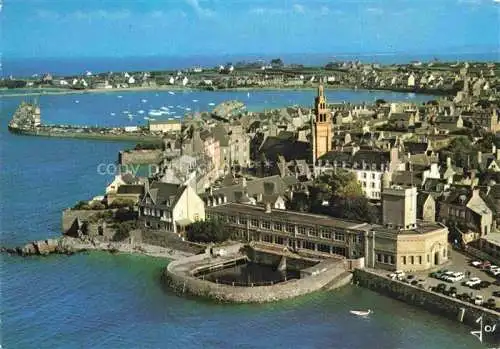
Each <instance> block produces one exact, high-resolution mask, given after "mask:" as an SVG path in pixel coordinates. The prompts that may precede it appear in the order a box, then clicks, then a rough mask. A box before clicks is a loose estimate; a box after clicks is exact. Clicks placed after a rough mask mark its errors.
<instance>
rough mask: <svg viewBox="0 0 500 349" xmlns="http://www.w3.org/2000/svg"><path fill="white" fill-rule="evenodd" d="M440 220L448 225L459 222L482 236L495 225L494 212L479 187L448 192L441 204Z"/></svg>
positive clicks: (466, 228) (465, 228) (461, 225)
mask: <svg viewBox="0 0 500 349" xmlns="http://www.w3.org/2000/svg"><path fill="white" fill-rule="evenodd" d="M439 220H440V221H442V222H443V223H445V224H447V225H450V224H454V223H457V224H458V226H459V227H461V228H462V229H463V230H472V231H473V232H474V233H476V234H477V236H478V237H481V236H484V235H487V234H488V233H489V232H490V231H491V229H492V227H493V212H492V210H491V209H490V208H489V207H488V205H487V204H486V202H485V201H484V199H483V198H482V197H481V195H480V191H479V189H477V188H475V189H470V187H463V188H457V189H455V190H453V191H452V192H450V193H447V195H446V196H445V198H444V199H443V201H442V202H441V204H440V208H439ZM463 232H464V233H466V231H463Z"/></svg>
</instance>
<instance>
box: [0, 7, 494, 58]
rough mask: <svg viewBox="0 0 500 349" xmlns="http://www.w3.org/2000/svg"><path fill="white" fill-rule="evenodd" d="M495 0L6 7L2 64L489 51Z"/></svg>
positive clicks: (492, 32)
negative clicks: (90, 59)
mask: <svg viewBox="0 0 500 349" xmlns="http://www.w3.org/2000/svg"><path fill="white" fill-rule="evenodd" d="M499 11H500V0H413V1H406V0H338V1H337V0H330V1H327V0H297V1H292V0H288V1H278V0H254V1H250V0H234V1H231V0H225V1H223V0H163V1H156V0H114V1H110V0H80V1H76V0H6V1H5V2H4V4H3V7H2V11H1V14H0V15H1V17H2V18H1V21H2V28H1V31H2V33H1V34H2V45H1V47H2V52H3V53H2V54H3V56H4V57H6V58H7V57H8V58H14V57H128V56H136V57H137V56H146V55H161V56H179V55H181V56H188V55H222V54H229V55H244V54H290V53H329V54H341V53H356V54H374V53H394V52H397V53H410V54H415V53H417V54H418V53H427V54H434V53H442V52H443V51H446V52H450V53H455V52H458V51H460V52H485V51H492V50H495V49H498V47H499V46H500V45H499V36H500V30H499V22H500V17H499Z"/></svg>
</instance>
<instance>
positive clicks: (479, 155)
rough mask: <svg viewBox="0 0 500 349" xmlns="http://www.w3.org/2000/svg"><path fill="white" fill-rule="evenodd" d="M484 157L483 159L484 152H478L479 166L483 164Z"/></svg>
mask: <svg viewBox="0 0 500 349" xmlns="http://www.w3.org/2000/svg"><path fill="white" fill-rule="evenodd" d="M482 157H483V153H482V152H480V151H478V152H477V163H478V164H480V163H481V162H483V159H482Z"/></svg>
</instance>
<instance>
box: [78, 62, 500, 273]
mask: <svg viewBox="0 0 500 349" xmlns="http://www.w3.org/2000/svg"><path fill="white" fill-rule="evenodd" d="M460 77H461V82H462V88H461V90H460V91H458V92H457V93H456V95H455V96H452V97H448V98H441V99H439V100H432V101H429V102H427V103H424V104H422V105H416V104H413V103H387V102H386V101H383V100H378V101H377V102H376V103H375V104H373V105H367V104H361V105H352V104H346V103H341V104H331V103H328V101H326V98H325V95H324V87H323V85H319V87H318V92H317V97H316V99H315V101H314V106H313V108H305V107H289V108H283V109H277V110H270V111H267V112H262V113H255V112H247V111H244V110H241V109H237V110H231V111H230V112H227V113H221V114H219V115H215V114H208V113H206V114H204V115H197V116H191V117H187V118H186V119H184V120H183V121H182V125H181V124H180V123H181V122H180V121H179V127H176V128H175V129H174V128H172V125H171V123H165V125H162V124H161V123H159V124H156V125H155V126H154V127H155V130H156V131H159V132H162V133H163V142H162V145H161V146H151V147H148V146H145V147H138V148H136V149H135V150H127V151H123V152H121V154H120V161H121V164H122V165H123V168H124V169H125V171H124V173H121V174H119V175H117V176H116V178H115V179H114V180H113V182H112V183H111V184H110V185H109V186H108V187H107V188H106V190H105V195H104V196H102V197H97V198H95V199H94V200H93V201H91V202H90V203H88V205H87V207H92V205H93V204H95V205H96V207H106V206H108V207H109V206H113V203H117V202H128V203H129V204H130V206H133V207H134V212H135V214H137V222H138V223H137V227H139V228H141V229H146V230H151V231H155V232H156V233H157V234H160V235H161V234H163V233H164V232H165V233H166V232H169V233H172V234H175V235H177V236H179V237H181V238H184V237H185V232H186V228H187V227H189V226H190V225H191V224H193V223H195V222H197V221H203V220H205V219H209V218H211V217H214V216H216V217H218V218H221V221H222V222H224V227H225V229H228V230H230V231H231V232H232V234H231V238H233V239H243V240H248V239H254V238H258V239H260V240H263V241H267V242H269V243H274V244H281V245H283V244H290V246H291V244H292V242H290V241H291V240H289V239H286V238H285V239H283V236H284V237H286V236H290V234H291V235H293V236H294V237H297V236H298V235H303V234H305V236H306V237H309V240H308V239H307V238H306V239H305V240H303V241H302V240H301V239H298V238H296V239H294V241H295V242H294V243H293V244H297V243H298V248H304V249H308V248H309V249H312V250H315V251H318V250H321V251H324V252H326V253H333V254H340V255H343V256H344V257H347V258H349V257H353V256H365V258H366V259H367V261H366V263H367V264H371V265H372V266H373V267H376V268H383V269H387V270H396V269H397V270H407V271H416V270H427V269H431V267H433V266H436V265H438V266H439V265H441V264H442V263H443V261H444V260H446V259H447V256H448V252H446V249H447V247H446V246H447V243H448V242H450V243H451V244H452V246H454V247H456V248H459V249H462V250H465V251H468V253H475V254H476V255H478V256H483V255H484V256H487V257H485V258H488V259H490V260H494V259H496V260H498V258H499V257H500V256H499V251H500V249H499V244H500V239H499V237H500V234H499V232H498V222H499V220H500V215H499V212H500V140H499V138H498V137H496V135H495V134H496V133H498V132H499V131H500V120H499V115H498V105H497V99H496V98H497V95H489V94H483V92H484V91H487V89H484V88H482V89H481V92H480V93H479V94H478V93H476V92H475V91H476V89H475V87H474V86H475V85H476V84H477V82H476V83H473V81H474V79H471V78H470V76H469V74H468V72H467V69H466V68H463V69H462V70H461V75H460ZM150 127H151V125H150ZM133 163H142V164H151V163H153V164H154V165H155V166H154V169H155V171H154V173H150V174H149V175H147V176H146V177H138V176H135V174H134V173H131V171H130V170H129V171H127V169H130V167H129V166H130V165H131V164H133ZM332 178H334V180H335V181H340V182H342V181H344V183H345V186H347V187H349V186H351V187H352V188H351V189H352V190H351V191H349V190H348V189H347V192H346V190H344V192H340V191H341V190H340V189H342V188H339V187H338V185H337V187H336V185H335V183H333V184H332V182H331V181H332ZM329 181H330V182H329ZM345 186H344V189H345ZM357 186H359V188H360V191H359V193H358V191H357ZM358 194H360V195H358ZM346 205H351V206H346ZM413 205H414V206H413ZM401 209H403V213H401V214H399V213H398V212H399V211H401ZM405 210H408V211H407V212H406V211H405ZM233 211H234V212H235V214H234V215H231V214H230V213H231V212H233ZM266 212H273V213H271V215H269V217H271V218H272V217H274V215H276V217H279V222H280V223H276V224H275V225H276V227H274V228H271V226H270V225H271V223H270V222H261V223H262V224H261V223H255V224H258V226H259V227H260V226H261V225H266V226H267V225H269V227H267V228H262V229H264V230H269V231H270V232H272V231H273V230H277V231H279V232H278V233H276V234H277V235H276V234H274V233H272V234H271V233H270V234H269V235H265V234H260V233H259V234H257V235H258V237H257V235H256V236H253V235H252V234H250V233H249V231H250V230H251V227H252V224H253V223H251V222H250V220H248V222H247V219H246V218H243V216H242V214H243V213H248V217H250V216H252V215H254V214H255V215H256V217H265V213H266ZM236 213H239V214H240V216H239V217H240V218H238V214H236ZM318 214H319V215H321V217H327V216H330V217H331V218H329V219H328V220H325V222H326V225H327V226H330V227H331V228H334V230H335V229H336V224H337V223H335V222H337V220H338V222H339V223H338V224H339V227H342V228H341V230H342V234H344V233H346V232H348V231H350V228H349V227H348V226H352V227H355V228H353V232H356V234H355V237H354V240H353V241H358V240H359V241H358V242H359V244H360V245H359V246H356V245H352V244H351V240H350V239H346V238H345V236H344V235H342V236H340V235H338V236H337V237H334V235H335V234H337V233H335V234H333V235H332V234H331V233H330V232H329V230H328V229H327V230H328V232H326V230H325V232H323V230H324V229H323V227H322V226H317V225H319V224H320V220H319V218H318V217H319V216H317V215H318ZM263 215H264V216H263ZM391 215H393V216H391ZM226 216H227V217H226ZM238 219H239V220H238ZM322 219H326V218H322ZM307 220H310V221H311V224H312V226H313V228H311V227H302V226H301V225H299V228H298V229H299V230H298V231H297V227H296V226H294V225H295V224H299V223H300V224H305V222H306V221H307ZM344 221H345V222H350V223H349V224H347V223H342V222H344ZM352 222H358V223H352ZM80 223H81V222H80ZM278 226H279V227H278ZM314 227H316V228H317V229H316V228H314ZM262 229H261V230H259V231H260V232H262ZM307 230H310V231H309V233H307V232H304V231H307ZM313 230H315V231H313ZM377 230H380V236H384V238H383V239H382V238H380V240H378V239H377V237H375V240H374V241H375V242H374V244H375V245H374V246H371V248H368V246H367V245H368V240H367V239H368V238H367V236H370V234H374V235H375V231H377ZM99 231H101V232H102V229H101V230H99ZM301 231H302V232H301ZM408 232H418V233H419V234H421V236H422V238H423V239H426V235H428V238H429V239H430V240H429V241H428V242H426V243H425V248H422V247H421V246H420V245H416V244H412V243H410V242H409V243H408V244H407V246H406V247H405V249H404V250H400V246H401V244H396V241H399V240H398V239H401V237H404V236H405V233H408ZM438 232H440V233H438ZM339 234H340V233H339ZM359 234H361V235H359ZM363 234H367V235H363ZM323 235H324V236H323ZM377 235H378V233H377ZM252 236H253V237H252ZM389 236H391V237H389ZM311 237H312V238H311ZM318 239H319V240H318ZM323 239H326V240H323ZM384 239H389V240H391V239H395V240H393V241H394V242H393V243H392V244H391V243H387V241H386V240H384ZM433 239H434V240H435V241H436V244H437V245H436V244H434V243H431V241H434V240H433ZM436 239H437V240H436ZM365 240H366V241H365ZM285 241H288V242H286V243H285ZM339 241H342V243H340V242H339ZM320 242H321V243H320ZM325 242H327V243H326V244H325ZM294 246H295V247H297V245H294ZM436 246H442V250H441V251H436V248H437V247H436ZM374 251H375V252H374ZM438 252H439V253H438ZM430 256H432V257H430ZM410 260H411V262H410ZM417 260H418V261H419V262H416V261H417Z"/></svg>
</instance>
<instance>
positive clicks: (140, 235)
mask: <svg viewBox="0 0 500 349" xmlns="http://www.w3.org/2000/svg"><path fill="white" fill-rule="evenodd" d="M133 236H134V240H135V241H136V242H142V243H145V244H148V245H154V246H161V247H166V248H172V249H175V250H179V251H185V252H189V253H195V254H196V253H200V252H202V251H204V250H205V246H202V245H199V244H195V243H192V242H189V241H182V239H180V238H179V237H178V236H177V235H176V234H174V233H171V232H162V231H154V230H142V231H139V230H138V231H134V235H133Z"/></svg>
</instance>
